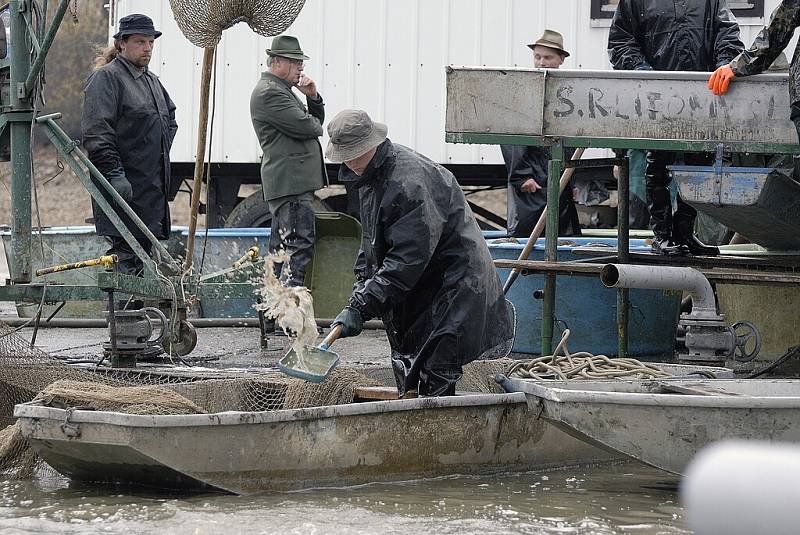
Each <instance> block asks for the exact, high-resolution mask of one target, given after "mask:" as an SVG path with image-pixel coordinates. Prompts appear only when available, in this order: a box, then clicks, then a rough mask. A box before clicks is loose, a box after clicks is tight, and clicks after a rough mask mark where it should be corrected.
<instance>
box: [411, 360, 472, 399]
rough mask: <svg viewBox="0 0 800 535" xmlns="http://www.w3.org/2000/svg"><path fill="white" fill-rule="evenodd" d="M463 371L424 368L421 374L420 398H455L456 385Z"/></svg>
mask: <svg viewBox="0 0 800 535" xmlns="http://www.w3.org/2000/svg"><path fill="white" fill-rule="evenodd" d="M461 375H462V370H461V368H460V367H459V369H457V370H455V369H453V370H428V369H425V367H424V366H423V370H422V371H421V372H420V374H419V397H440V396H455V395H456V383H457V382H458V380H459V379H461Z"/></svg>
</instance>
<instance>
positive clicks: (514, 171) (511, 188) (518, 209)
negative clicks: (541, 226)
mask: <svg viewBox="0 0 800 535" xmlns="http://www.w3.org/2000/svg"><path fill="white" fill-rule="evenodd" d="M500 150H501V152H502V153H503V161H505V164H506V171H507V172H508V218H507V220H508V225H507V226H508V233H509V234H510V235H512V236H514V237H515V238H527V237H528V236H530V235H531V231H533V228H534V227H535V226H536V223H537V222H538V221H539V217H540V216H541V215H542V212H544V209H545V207H546V206H547V165H548V163H549V162H550V148H549V147H527V146H521V145H501V146H500ZM572 152H574V151H567V153H568V156H569V157H571V156H572ZM529 178H533V179H534V180H535V181H536V183H537V184H539V186H541V188H542V189H540V190H538V191H536V192H535V193H527V192H524V191H522V189H521V188H522V184H524V183H525V182H526V181H527V180H528V179H529ZM558 212H559V213H558V235H559V236H580V235H581V226H580V223H579V222H578V210H577V209H576V208H575V203H574V201H573V200H572V187H570V186H568V187H566V188H564V191H563V192H561V196H560V197H559V200H558Z"/></svg>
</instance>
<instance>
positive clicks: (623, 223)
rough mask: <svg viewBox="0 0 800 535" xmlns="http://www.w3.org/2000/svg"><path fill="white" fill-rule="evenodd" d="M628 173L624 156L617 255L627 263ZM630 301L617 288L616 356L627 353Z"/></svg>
mask: <svg viewBox="0 0 800 535" xmlns="http://www.w3.org/2000/svg"><path fill="white" fill-rule="evenodd" d="M629 177H630V175H629V173H628V159H627V158H625V160H624V162H622V165H620V166H619V179H618V183H617V194H618V195H617V197H618V199H617V256H618V257H619V263H620V264H627V263H628V262H629V261H630V254H629V253H630V241H629V240H630V236H629V231H628V224H629V219H628V215H629V213H630V209H629V202H628V201H629V196H630V179H629ZM629 308H630V303H629V300H628V289H627V288H619V289H618V290H617V336H618V340H619V346H618V347H619V349H618V355H617V356H618V357H619V358H625V357H626V356H627V355H628V311H629Z"/></svg>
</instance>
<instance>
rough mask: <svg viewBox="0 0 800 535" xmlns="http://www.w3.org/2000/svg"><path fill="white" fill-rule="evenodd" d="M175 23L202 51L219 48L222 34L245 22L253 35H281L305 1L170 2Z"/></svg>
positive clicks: (189, 0) (179, 0)
mask: <svg viewBox="0 0 800 535" xmlns="http://www.w3.org/2000/svg"><path fill="white" fill-rule="evenodd" d="M169 3H170V6H171V7H172V13H173V14H174V15H175V21H176V22H177V23H178V27H179V28H180V30H181V32H182V33H183V35H184V36H186V38H187V39H188V40H189V41H191V43H192V44H193V45H195V46H198V47H200V48H213V47H215V46H217V44H218V43H219V40H220V38H221V37H222V32H223V31H225V30H226V29H228V28H230V27H231V26H233V25H235V24H238V23H239V22H246V23H247V24H248V25H249V26H250V28H252V29H253V31H254V32H256V33H257V34H260V35H264V36H267V37H269V36H273V35H278V34H279V33H281V32H282V31H284V30H285V29H286V28H288V27H289V26H290V25H291V24H292V22H294V19H296V18H297V15H298V14H299V13H300V10H301V9H303V4H305V0H170V2H169Z"/></svg>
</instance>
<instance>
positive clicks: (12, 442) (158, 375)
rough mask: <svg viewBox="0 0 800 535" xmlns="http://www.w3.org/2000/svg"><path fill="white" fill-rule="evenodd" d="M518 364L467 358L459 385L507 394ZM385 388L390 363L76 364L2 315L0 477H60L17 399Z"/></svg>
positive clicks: (178, 410)
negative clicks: (308, 373) (32, 443)
mask: <svg viewBox="0 0 800 535" xmlns="http://www.w3.org/2000/svg"><path fill="white" fill-rule="evenodd" d="M288 343H290V341H289V340H287V344H288ZM513 362H514V361H513V360H512V359H507V358H504V359H498V360H490V361H476V362H473V363H471V364H468V365H467V366H465V367H464V376H463V377H462V379H461V381H459V384H458V390H459V391H461V392H483V393H487V392H502V390H500V389H499V387H498V386H497V385H496V384H494V382H493V380H492V377H493V376H494V374H496V373H504V372H505V371H507V370H508V368H509V367H510V366H511V365H512V364H513ZM380 386H384V387H394V386H395V381H394V375H393V373H392V370H391V368H390V367H389V366H371V367H350V366H339V367H337V368H335V369H334V370H333V371H332V372H331V374H330V376H329V377H328V378H327V379H326V380H325V381H324V382H322V383H318V384H316V383H309V382H306V381H303V380H301V379H296V378H293V377H288V376H286V375H284V374H282V373H280V372H279V371H277V370H276V369H270V368H261V367H259V368H255V367H254V368H245V369H236V370H226V369H211V368H203V369H196V368H191V367H184V366H180V367H177V366H176V367H159V368H144V367H142V368H134V369H126V368H110V367H106V366H102V365H97V364H96V363H95V364H80V365H76V364H70V363H68V362H66V361H64V360H63V359H61V358H57V357H55V356H51V355H48V354H47V353H45V352H44V351H41V350H39V349H36V348H31V347H30V343H29V342H28V341H27V340H25V339H24V338H23V337H21V336H20V335H19V333H18V332H17V331H15V330H14V329H12V328H10V327H8V326H7V325H6V324H5V323H3V322H2V321H0V477H2V478H4V479H30V478H32V477H37V478H45V479H46V478H57V477H60V476H59V475H58V473H57V472H56V471H55V470H53V469H52V468H50V467H49V466H48V465H47V464H46V463H44V462H43V461H42V460H41V459H39V458H38V457H37V456H36V455H35V453H34V452H33V451H32V450H31V449H30V448H29V447H28V444H27V442H26V441H25V439H24V438H23V436H22V433H21V429H20V426H19V424H15V423H14V419H13V416H12V415H13V409H14V405H16V404H19V403H25V402H29V401H31V400H34V399H36V401H37V403H40V404H43V405H47V406H52V407H56V408H62V409H78V408H79V409H82V410H100V411H111V412H121V413H128V414H147V415H168V414H202V413H217V412H225V411H246V412H250V411H254V412H255V411H275V410H285V409H300V408H307V407H320V406H328V405H341V404H346V403H352V402H353V398H354V390H355V389H356V388H359V387H380Z"/></svg>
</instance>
